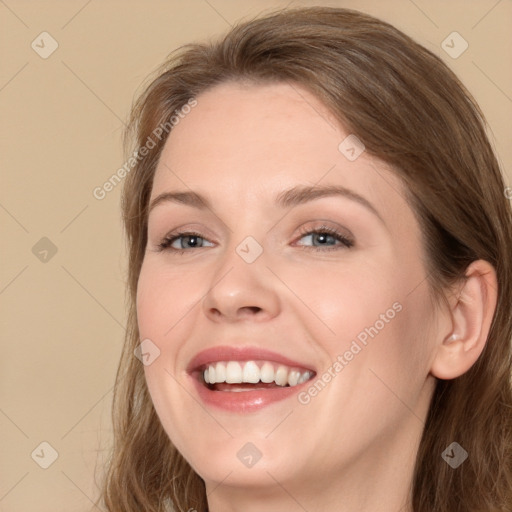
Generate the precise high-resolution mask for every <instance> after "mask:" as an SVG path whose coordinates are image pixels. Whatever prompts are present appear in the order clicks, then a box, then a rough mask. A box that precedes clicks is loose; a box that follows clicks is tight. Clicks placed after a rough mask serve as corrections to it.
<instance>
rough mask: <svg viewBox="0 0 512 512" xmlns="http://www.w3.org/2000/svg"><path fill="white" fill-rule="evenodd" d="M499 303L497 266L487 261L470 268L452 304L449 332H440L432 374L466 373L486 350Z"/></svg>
mask: <svg viewBox="0 0 512 512" xmlns="http://www.w3.org/2000/svg"><path fill="white" fill-rule="evenodd" d="M496 302H497V279H496V272H495V270H494V267H493V266H492V265H491V264H490V263H488V262H487V261H484V260H477V261H474V262H473V263H471V265H469V266H468V268H467V270H466V274H465V278H464V281H463V282H462V286H461V287H460V292H459V294H458V296H456V298H455V299H454V300H453V301H451V302H450V311H449V318H450V320H451V325H450V326H448V329H449V330H448V333H447V334H446V333H438V334H439V337H440V340H439V343H437V344H436V347H435V357H434V360H433V363H432V366H431V369H430V373H431V374H432V375H433V376H434V377H437V378H439V379H445V380H449V379H455V378H457V377H459V376H460V375H463V374H464V373H466V372H467V371H468V370H469V369H470V368H471V366H473V364H474V363H475V362H476V361H477V359H478V358H479V357H480V354H481V353H482V351H483V350H484V348H485V344H486V342H487V337H488V335H489V330H490V327H491V323H492V319H493V316H494V311H495V309H496Z"/></svg>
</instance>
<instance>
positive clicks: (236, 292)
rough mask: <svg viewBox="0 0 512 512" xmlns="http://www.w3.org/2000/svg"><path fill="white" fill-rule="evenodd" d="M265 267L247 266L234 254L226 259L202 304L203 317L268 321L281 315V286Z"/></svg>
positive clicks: (260, 264) (260, 263)
mask: <svg viewBox="0 0 512 512" xmlns="http://www.w3.org/2000/svg"><path fill="white" fill-rule="evenodd" d="M276 281H277V280H276V278H275V276H274V274H273V273H272V272H271V271H270V270H269V269H268V268H267V266H266V265H265V263H264V257H263V254H262V255H261V256H260V257H259V258H258V260H257V261H255V262H252V263H247V262H245V261H244V260H243V259H242V258H241V257H240V256H239V255H238V254H237V253H236V251H235V250H232V251H230V255H229V256H228V257H224V260H223V263H222V264H221V265H219V267H218V269H217V271H216V272H215V273H214V275H213V276H212V280H211V283H210V287H209V289H208V292H207V294H206V296H205V298H204V300H203V311H204V314H205V315H206V316H207V317H208V318H209V319H210V320H211V321H214V322H229V323H233V322H239V321H243V320H251V321H268V320H270V319H272V318H274V317H275V316H277V315H278V314H279V311H280V307H281V306H280V300H279V291H278V290H279V286H278V282H276Z"/></svg>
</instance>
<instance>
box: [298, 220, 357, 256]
mask: <svg viewBox="0 0 512 512" xmlns="http://www.w3.org/2000/svg"><path fill="white" fill-rule="evenodd" d="M301 235H302V236H301V238H305V237H310V239H311V241H312V242H313V243H314V242H315V241H316V242H319V243H320V245H317V246H315V245H313V246H311V247H312V248H313V250H319V251H325V250H327V251H331V250H337V249H341V248H346V249H348V248H350V247H352V246H353V245H354V242H353V240H351V239H349V238H348V237H346V236H345V235H343V234H341V233H339V232H338V231H337V230H336V229H333V228H329V227H327V226H323V227H321V228H317V229H312V230H307V231H305V232H302V233H301ZM329 242H334V244H333V245H330V244H329ZM336 242H340V243H341V245H342V247H340V246H339V245H336ZM322 246H323V247H326V248H327V249H323V248H322ZM306 247H307V246H306Z"/></svg>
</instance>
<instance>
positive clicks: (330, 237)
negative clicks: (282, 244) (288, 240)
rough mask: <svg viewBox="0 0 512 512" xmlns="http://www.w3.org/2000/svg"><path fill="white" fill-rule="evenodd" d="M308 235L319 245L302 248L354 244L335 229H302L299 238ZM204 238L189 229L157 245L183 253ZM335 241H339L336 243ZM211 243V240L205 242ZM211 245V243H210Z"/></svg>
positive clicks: (196, 246) (203, 240) (160, 248)
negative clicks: (177, 244)
mask: <svg viewBox="0 0 512 512" xmlns="http://www.w3.org/2000/svg"><path fill="white" fill-rule="evenodd" d="M305 237H310V238H311V241H312V242H313V243H314V242H318V243H319V244H320V245H312V246H308V245H305V246H304V245H301V247H304V248H308V247H309V248H311V249H313V250H314V251H324V252H325V251H332V250H338V249H348V248H350V247H352V246H353V245H354V241H353V240H352V239H350V238H348V237H347V236H345V235H343V234H342V233H339V232H338V231H337V230H336V229H333V228H330V227H327V226H321V227H319V228H317V229H310V230H306V231H303V232H302V233H301V237H300V238H305ZM177 241H178V242H179V247H173V245H174V244H175V242H177ZM205 242H207V240H206V238H204V237H203V236H201V234H200V233H196V232H191V231H182V232H178V233H173V234H171V235H168V236H166V237H165V238H164V239H163V240H162V242H161V243H160V244H159V245H158V248H159V250H160V251H171V252H174V253H180V254H184V253H185V252H188V251H187V249H201V248H202V247H207V246H205V245H204V243H205ZM332 242H334V244H332ZM336 242H339V243H338V244H336ZM207 243H211V242H207ZM212 245H213V244H212Z"/></svg>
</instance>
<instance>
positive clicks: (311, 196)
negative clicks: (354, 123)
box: [149, 185, 385, 225]
mask: <svg viewBox="0 0 512 512" xmlns="http://www.w3.org/2000/svg"><path fill="white" fill-rule="evenodd" d="M336 196H338V197H345V198H347V199H350V200H352V201H355V202H356V203H359V204H360V205H362V206H364V207H365V208H366V209H367V210H369V211H370V212H372V213H373V214H374V215H375V216H376V217H378V219H379V220H380V221H381V222H382V223H383V224H384V225H385V222H384V219H383V218H382V216H381V215H380V213H379V212H378V210H377V209H376V208H375V207H374V206H373V204H372V203H370V201H368V200H367V199H366V198H364V197H363V196H361V195H359V194H358V193H357V192H354V191H353V190H350V189H348V188H346V187H343V186H341V185H322V186H318V185H316V186H296V187H293V188H290V189H288V190H284V191H282V192H280V193H279V194H278V195H277V196H276V198H275V204H276V205H277V206H279V207H281V208H290V207H294V206H297V205H299V204H304V203H307V202H309V201H313V200H315V199H320V198H322V197H336ZM166 202H172V203H178V204H185V205H187V206H192V207H194V208H198V209H200V210H206V209H208V210H211V209H212V206H211V204H210V201H208V199H207V198H206V197H204V196H202V195H201V194H198V193H197V192H193V191H178V192H164V193H162V194H160V195H158V196H157V197H155V198H154V199H153V201H151V204H150V206H149V212H151V211H152V210H153V209H154V208H155V207H156V206H158V205H160V204H162V203H166Z"/></svg>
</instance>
